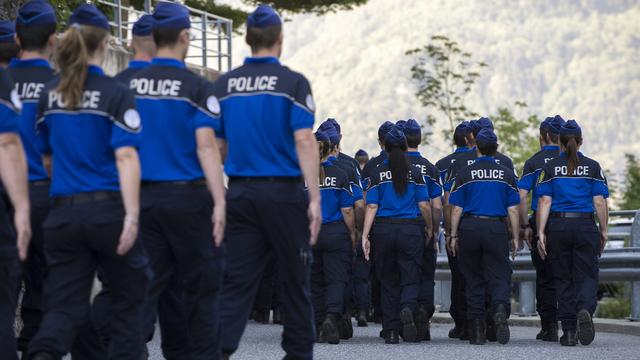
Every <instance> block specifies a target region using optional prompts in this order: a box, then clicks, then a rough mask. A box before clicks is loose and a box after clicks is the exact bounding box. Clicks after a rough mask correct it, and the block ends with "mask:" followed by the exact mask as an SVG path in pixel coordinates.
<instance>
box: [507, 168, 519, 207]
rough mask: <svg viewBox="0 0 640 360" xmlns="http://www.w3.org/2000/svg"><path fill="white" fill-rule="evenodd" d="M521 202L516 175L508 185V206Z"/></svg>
mask: <svg viewBox="0 0 640 360" xmlns="http://www.w3.org/2000/svg"><path fill="white" fill-rule="evenodd" d="M518 204H520V194H519V193H518V184H517V182H516V177H515V176H514V177H513V178H512V179H511V180H510V181H509V185H507V207H512V206H515V205H518Z"/></svg>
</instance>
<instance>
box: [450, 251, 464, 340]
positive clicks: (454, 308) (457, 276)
mask: <svg viewBox="0 0 640 360" xmlns="http://www.w3.org/2000/svg"><path fill="white" fill-rule="evenodd" d="M447 259H448V260H449V261H448V263H449V269H450V270H451V305H450V306H449V315H451V318H452V319H453V321H454V323H455V325H456V327H458V328H460V327H464V326H466V325H467V299H466V296H465V281H464V274H463V273H462V270H461V269H460V258H459V257H458V256H452V255H451V253H450V252H449V251H447Z"/></svg>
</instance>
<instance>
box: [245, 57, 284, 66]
mask: <svg viewBox="0 0 640 360" xmlns="http://www.w3.org/2000/svg"><path fill="white" fill-rule="evenodd" d="M244 63H245V64H280V60H278V58H275V57H273V56H265V57H248V58H246V59H244Z"/></svg>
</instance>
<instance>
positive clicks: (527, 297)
mask: <svg viewBox="0 0 640 360" xmlns="http://www.w3.org/2000/svg"><path fill="white" fill-rule="evenodd" d="M609 216H610V218H613V217H627V218H632V219H633V221H632V223H631V227H630V232H628V233H626V236H628V237H630V240H631V242H630V245H631V246H630V247H623V248H618V249H606V250H605V251H604V254H603V255H602V257H601V258H600V261H599V268H600V273H599V278H600V281H603V282H606V281H629V282H631V314H630V317H629V320H631V321H640V211H637V210H630V211H612V212H610V213H609ZM617 235H619V234H617ZM617 235H616V236H617ZM512 267H513V275H512V280H513V281H515V282H519V283H520V297H519V301H520V309H519V311H518V315H522V316H528V315H534V314H535V313H536V309H535V280H536V271H535V269H534V267H533V264H532V262H531V255H530V253H529V251H528V250H526V251H520V252H518V255H517V256H516V258H515V260H514V261H513V263H512ZM436 281H440V284H439V285H440V286H439V288H437V290H438V291H437V292H439V294H440V296H439V297H440V305H441V310H445V311H446V310H448V308H449V305H450V294H451V289H450V287H451V283H450V281H451V272H450V270H449V265H448V261H447V256H446V254H440V255H438V259H437V265H436Z"/></svg>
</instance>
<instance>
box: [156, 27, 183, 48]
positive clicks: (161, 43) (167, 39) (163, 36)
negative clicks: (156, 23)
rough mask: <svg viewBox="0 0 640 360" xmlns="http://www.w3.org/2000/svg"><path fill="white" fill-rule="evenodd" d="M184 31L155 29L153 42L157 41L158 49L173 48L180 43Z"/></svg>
mask: <svg viewBox="0 0 640 360" xmlns="http://www.w3.org/2000/svg"><path fill="white" fill-rule="evenodd" d="M182 30H184V29H167V28H157V29H153V41H155V43H156V46H157V47H158V48H162V47H173V46H174V45H176V43H177V42H178V38H179V37H180V33H182Z"/></svg>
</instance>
